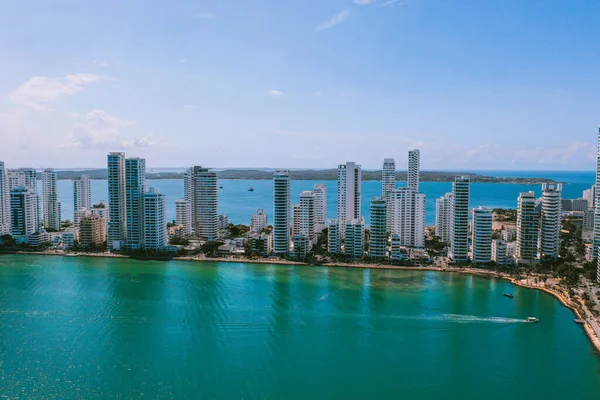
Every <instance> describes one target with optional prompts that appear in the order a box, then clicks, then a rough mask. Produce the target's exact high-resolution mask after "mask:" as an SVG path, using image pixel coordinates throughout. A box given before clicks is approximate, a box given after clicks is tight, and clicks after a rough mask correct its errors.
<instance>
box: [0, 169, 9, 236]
mask: <svg viewBox="0 0 600 400" xmlns="http://www.w3.org/2000/svg"><path fill="white" fill-rule="evenodd" d="M10 226H11V223H10V191H9V189H8V179H7V177H6V169H5V167H4V161H0V235H7V234H10V232H11V227H10Z"/></svg>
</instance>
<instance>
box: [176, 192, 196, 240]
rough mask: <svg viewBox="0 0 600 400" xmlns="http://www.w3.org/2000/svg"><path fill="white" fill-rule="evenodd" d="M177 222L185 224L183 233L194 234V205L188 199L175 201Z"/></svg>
mask: <svg viewBox="0 0 600 400" xmlns="http://www.w3.org/2000/svg"><path fill="white" fill-rule="evenodd" d="M175 223H176V224H177V225H181V226H183V234H184V235H186V236H190V235H191V234H192V205H191V204H190V202H189V201H187V200H186V199H180V200H177V201H176V202H175Z"/></svg>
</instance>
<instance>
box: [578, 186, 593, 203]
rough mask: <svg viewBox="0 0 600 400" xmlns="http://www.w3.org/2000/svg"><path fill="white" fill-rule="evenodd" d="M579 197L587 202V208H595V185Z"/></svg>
mask: <svg viewBox="0 0 600 400" xmlns="http://www.w3.org/2000/svg"><path fill="white" fill-rule="evenodd" d="M581 197H582V198H583V199H584V200H586V201H587V205H588V208H594V207H595V206H596V185H592V187H591V188H589V189H586V190H584V191H583V196H581Z"/></svg>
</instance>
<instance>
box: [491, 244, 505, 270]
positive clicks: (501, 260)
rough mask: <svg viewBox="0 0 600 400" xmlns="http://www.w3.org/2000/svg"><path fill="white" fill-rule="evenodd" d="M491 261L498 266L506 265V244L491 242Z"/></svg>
mask: <svg viewBox="0 0 600 400" xmlns="http://www.w3.org/2000/svg"><path fill="white" fill-rule="evenodd" d="M492 261H494V262H495V263H496V264H498V265H506V242H505V241H504V240H502V239H494V240H492Z"/></svg>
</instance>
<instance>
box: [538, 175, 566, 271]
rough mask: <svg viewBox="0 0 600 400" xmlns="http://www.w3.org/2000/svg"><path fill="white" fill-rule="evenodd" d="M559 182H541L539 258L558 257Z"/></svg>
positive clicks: (559, 221)
mask: <svg viewBox="0 0 600 400" xmlns="http://www.w3.org/2000/svg"><path fill="white" fill-rule="evenodd" d="M561 191H562V185H561V184H556V183H552V184H548V183H544V184H542V215H541V231H540V233H541V237H540V258H542V259H544V258H558V249H559V247H560V231H561V228H562V226H561V223H562V220H561V215H562V210H561Z"/></svg>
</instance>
